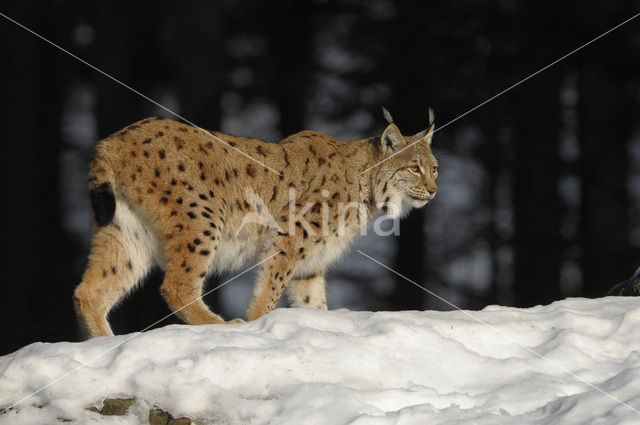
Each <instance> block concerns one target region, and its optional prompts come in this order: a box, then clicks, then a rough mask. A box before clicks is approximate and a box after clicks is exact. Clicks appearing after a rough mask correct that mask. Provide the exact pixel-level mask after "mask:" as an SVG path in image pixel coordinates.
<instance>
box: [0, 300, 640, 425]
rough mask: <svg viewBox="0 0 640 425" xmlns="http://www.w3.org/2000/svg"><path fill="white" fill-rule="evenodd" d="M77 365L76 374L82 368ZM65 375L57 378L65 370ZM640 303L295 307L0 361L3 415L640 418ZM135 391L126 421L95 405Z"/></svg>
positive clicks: (9, 419) (249, 420)
mask: <svg viewBox="0 0 640 425" xmlns="http://www.w3.org/2000/svg"><path fill="white" fill-rule="evenodd" d="M76 369H77V370H76ZM65 374H68V375H67V376H64V377H63V378H62V379H59V380H58V381H57V382H55V383H53V384H50V383H51V382H52V381H54V380H56V379H58V378H59V377H61V376H63V375H65ZM639 382H640V299H638V298H621V297H609V298H603V299H598V300H588V299H568V300H564V301H560V302H556V303H554V304H551V305H549V306H539V307H535V308H530V309H516V308H506V307H497V306H490V307H487V308H485V309H484V310H482V311H474V312H464V311H452V312H435V311H425V312H393V313H392V312H379V313H371V312H352V311H347V310H337V311H329V312H320V311H310V310H296V309H280V310H276V311H274V312H272V313H271V314H269V315H268V316H265V317H263V318H261V319H260V320H257V321H255V322H251V323H247V324H239V325H211V326H199V327H196V326H179V325H172V326H167V327H165V328H162V329H158V330H155V331H150V332H147V333H143V334H132V335H125V336H117V337H113V338H97V339H93V340H90V341H86V342H82V343H56V344H44V343H35V344H31V345H29V346H27V347H25V348H23V349H21V350H19V351H17V352H15V353H13V354H10V355H7V356H4V357H1V358H0V408H6V407H8V406H11V405H12V404H13V403H15V402H16V401H18V400H21V399H23V398H24V397H27V396H28V395H29V394H31V393H32V392H34V391H37V390H38V389H40V388H41V387H43V386H46V385H48V384H50V385H49V386H47V387H46V388H45V389H43V390H42V391H40V392H38V393H37V394H35V395H33V396H31V397H30V398H27V399H25V400H24V401H22V402H21V403H20V404H18V405H16V406H15V407H14V408H12V409H10V410H8V411H7V412H6V413H4V414H0V423H2V424H34V423H55V422H56V421H57V420H59V418H65V419H71V420H72V421H74V422H77V423H117V424H137V423H148V422H147V415H148V411H149V409H151V408H153V407H154V406H155V407H158V408H161V409H163V410H164V411H167V412H169V413H171V414H172V415H173V416H174V417H179V416H186V417H190V418H194V419H195V418H198V419H200V420H201V421H203V422H204V423H215V424H226V423H229V424H237V423H243V424H267V423H268V424H296V425H298V424H332V425H333V424H347V423H349V424H387V423H393V424H425V423H428V424H471V423H474V424H556V423H572V424H573V423H576V424H577V423H579V424H600V423H602V424H604V423H606V424H614V423H619V424H621V423H627V424H637V423H640V385H639V384H638V383H639ZM105 398H135V399H136V400H137V401H136V403H135V405H134V406H133V407H132V408H131V409H130V410H129V412H128V413H127V415H126V416H121V417H115V416H112V417H107V416H100V415H99V414H97V413H94V412H91V411H88V410H86V408H87V407H90V406H98V407H100V405H101V403H102V400H104V399H105Z"/></svg>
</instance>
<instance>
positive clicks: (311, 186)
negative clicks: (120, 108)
mask: <svg viewBox="0 0 640 425" xmlns="http://www.w3.org/2000/svg"><path fill="white" fill-rule="evenodd" d="M212 134H213V135H214V136H215V138H214V137H212V136H211V134H209V133H208V132H206V131H204V130H202V129H199V128H195V127H191V126H188V125H185V124H182V123H178V122H175V121H172V120H169V119H165V118H148V119H145V120H142V121H139V122H137V123H135V124H132V125H130V126H128V127H126V128H125V129H123V130H121V131H119V132H117V133H115V134H113V135H111V136H109V137H107V138H106V139H104V140H102V141H100V142H99V143H98V144H97V146H96V148H95V152H94V156H93V160H92V162H91V166H90V172H89V190H90V194H91V206H92V210H93V214H94V219H95V220H94V221H95V224H96V225H95V226H94V231H93V232H94V234H93V239H92V246H91V253H90V256H89V263H88V266H87V269H86V271H85V274H84V277H83V280H82V282H81V283H80V285H79V286H78V287H77V288H76V290H75V294H74V302H75V306H76V309H77V312H78V314H79V316H80V318H81V320H82V322H83V323H84V325H85V326H86V329H87V332H88V334H89V336H91V337H94V336H105V335H113V333H112V330H111V328H110V326H109V323H108V321H107V314H108V313H109V311H110V310H111V308H112V307H113V306H114V305H115V304H116V303H118V302H119V301H120V300H121V299H122V298H123V297H124V295H126V294H127V293H128V292H129V291H130V290H131V289H133V288H134V287H135V286H136V285H137V284H138V283H139V282H140V281H141V280H142V278H143V277H144V276H145V275H146V274H147V272H148V271H149V269H150V268H151V267H153V266H154V265H159V266H160V267H162V268H163V269H164V270H165V277H164V282H163V284H162V287H161V291H160V292H161V294H162V296H163V297H164V299H165V300H166V302H167V303H168V305H169V307H170V308H171V309H172V310H173V311H174V312H176V314H177V315H178V316H179V317H180V318H182V319H183V320H184V321H185V322H186V323H189V324H207V323H225V321H224V320H223V319H222V318H221V317H220V316H219V315H217V314H215V313H213V312H211V311H210V310H209V309H208V308H207V306H206V305H205V304H204V302H203V301H202V300H201V299H200V298H199V297H200V295H201V293H202V285H203V282H204V281H205V279H206V277H207V275H209V274H211V273H220V272H223V271H233V270H239V269H241V268H242V267H246V266H252V265H254V264H256V263H257V262H259V261H263V263H262V265H261V268H260V272H259V277H258V280H257V282H256V286H255V289H254V292H253V295H252V297H251V301H250V303H249V308H248V309H247V314H246V316H247V319H248V320H254V319H257V318H258V317H260V316H262V315H264V314H266V313H268V312H269V311H271V310H272V309H273V308H275V306H276V304H277V303H278V300H279V299H280V297H281V295H282V293H283V291H284V290H285V289H287V291H288V298H289V301H290V302H291V304H292V305H293V306H295V307H308V308H317V309H326V308H327V304H326V296H325V290H324V284H325V282H324V272H325V269H326V267H327V266H328V265H329V264H331V263H332V262H333V261H335V260H336V259H337V258H338V257H339V256H340V254H341V253H342V252H343V250H344V248H345V247H346V246H347V245H348V243H349V242H350V241H351V240H352V239H353V238H354V236H355V235H356V234H357V232H358V231H359V230H360V229H361V228H362V227H363V226H365V225H366V224H367V222H368V221H370V220H371V219H372V218H374V217H375V216H376V215H377V214H379V213H381V212H386V213H387V214H389V215H392V216H400V215H402V214H405V213H406V212H407V211H408V210H409V209H411V208H413V207H421V206H423V205H424V204H426V203H427V202H428V201H429V200H430V199H432V198H433V196H435V193H436V191H437V187H436V184H435V179H436V176H437V163H436V159H435V157H434V156H433V154H432V153H431V149H430V142H431V136H432V134H433V126H431V128H430V129H429V131H428V132H427V131H426V130H425V131H424V132H422V133H419V134H416V135H414V136H409V137H404V136H402V134H401V133H400V130H399V129H398V127H397V126H396V125H395V124H393V123H391V124H389V125H388V126H387V127H386V129H385V131H384V132H383V134H382V135H381V136H379V137H374V138H369V139H361V140H353V141H342V140H338V139H335V138H333V137H330V136H327V135H325V134H321V133H317V132H312V131H303V132H300V133H297V134H294V135H292V136H290V137H287V138H286V139H284V140H283V141H281V142H279V143H267V142H264V141H262V140H257V139H251V138H245V137H238V136H232V135H229V134H223V133H218V132H214V133H212ZM216 138H219V139H221V140H222V141H223V142H224V143H223V142H221V141H220V140H216ZM417 141H419V142H418V143H415V144H414V145H413V146H410V147H409V148H407V146H409V144H410V143H412V142H417ZM238 151H241V152H243V153H245V154H246V155H243V154H242V153H240V152H238ZM247 155H248V156H249V157H250V158H249V157H247ZM254 159H255V160H254ZM381 161H382V162H381ZM376 164H379V165H377V166H375V167H374V168H371V167H372V166H374V165H376ZM272 170H276V171H278V173H275V172H273V171H272ZM366 170H368V171H366ZM364 171H366V172H364ZM363 172H364V173H363ZM361 173H362V174H361ZM267 211H268V212H270V214H271V217H270V220H267V221H264V222H260V220H258V219H259V218H260V217H262V216H261V214H263V213H265V212H267ZM291 211H293V213H292V212H291ZM249 214H253V215H254V216H253V217H254V218H255V220H249V221H247V220H246V219H245V218H246V217H247V216H248V215H249ZM243 219H244V220H243ZM239 320H240V319H235V320H234V321H239ZM234 321H232V322H234Z"/></svg>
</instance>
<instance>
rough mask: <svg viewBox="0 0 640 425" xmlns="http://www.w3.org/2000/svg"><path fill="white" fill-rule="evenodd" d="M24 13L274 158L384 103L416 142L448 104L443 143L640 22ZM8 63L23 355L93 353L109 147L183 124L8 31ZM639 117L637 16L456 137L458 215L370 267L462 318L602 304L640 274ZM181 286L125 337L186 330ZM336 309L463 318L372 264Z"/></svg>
mask: <svg viewBox="0 0 640 425" xmlns="http://www.w3.org/2000/svg"><path fill="white" fill-rule="evenodd" d="M13 3H14V4H13V5H9V4H6V3H5V4H4V5H3V7H2V10H1V12H2V13H5V14H7V15H8V16H10V17H12V18H13V19H16V20H17V21H19V22H20V23H22V24H24V25H25V26H27V27H29V28H31V29H33V30H34V31H36V32H38V33H40V34H42V35H43V36H44V37H46V38H48V39H50V40H51V41H53V42H55V43H58V44H59V45H60V46H62V47H64V48H65V49H67V50H69V51H70V52H73V53H74V54H77V55H78V56H79V57H81V58H83V59H85V60H87V61H88V62H90V63H91V64H93V65H95V66H96V67H98V68H100V69H102V70H104V71H105V72H106V73H108V74H111V75H112V76H114V77H115V78H117V79H119V80H121V81H122V82H124V83H126V84H127V85H129V86H131V87H133V88H134V89H136V90H138V91H140V92H142V93H144V94H145V95H148V96H149V97H151V98H153V99H155V100H157V101H158V102H159V103H161V104H163V105H165V106H167V107H168V108H169V109H171V110H173V111H175V112H177V113H179V114H181V115H183V116H184V117H186V118H188V119H189V120H190V121H192V122H194V123H196V124H197V125H199V126H201V127H204V128H210V129H221V130H223V131H227V132H231V133H236V134H239V135H246V136H253V137H261V138H265V139H268V140H274V141H275V140H278V139H280V138H281V137H283V136H286V135H288V134H291V133H294V132H297V131H299V130H301V129H307V128H308V129H313V130H318V131H323V132H327V133H330V134H332V135H333V136H336V137H339V138H345V139H347V138H357V137H366V136H370V135H374V134H379V132H380V130H381V129H382V128H383V125H384V120H383V119H382V116H381V113H380V108H381V106H382V105H386V106H388V107H389V109H390V111H391V112H392V114H393V115H394V117H395V118H396V122H397V123H398V124H399V126H400V128H401V129H403V130H404V131H406V132H408V133H411V134H412V133H413V132H416V131H419V130H421V129H423V128H424V127H425V125H426V123H427V108H428V107H429V106H431V107H433V108H434V109H435V111H436V126H437V127H438V126H442V125H444V124H446V123H447V122H449V121H450V120H453V119H455V118H456V117H458V116H459V115H460V114H462V113H464V112H466V111H467V110H469V109H471V108H472V107H474V106H476V105H478V104H480V103H481V102H483V101H485V100H486V99H488V98H490V97H491V96H493V95H495V94H496V93H498V92H500V91H501V90H503V89H505V88H507V87H509V86H510V85H512V84H514V83H516V82H518V81H520V80H521V79H522V78H524V77H526V76H528V75H529V74H531V73H533V72H535V71H537V70H538V69H539V68H541V67H543V66H545V65H547V64H549V63H550V62H552V61H553V60H555V59H557V58H559V57H560V56H562V55H564V54H565V53H568V52H569V51H571V50H573V49H574V48H576V47H578V46H579V45H581V44H583V43H585V42H587V41H589V40H590V39H592V38H594V37H596V36H597V35H599V34H601V33H603V32H605V31H606V30H608V29H610V28H611V27H613V26H615V25H617V24H618V23H620V22H622V21H623V20H625V19H627V18H629V17H631V16H633V15H634V14H635V13H637V12H638V11H639V10H640V2H638V1H630V0H618V1H615V2H571V1H547V0H541V1H523V2H521V1H507V0H504V1H468V0H467V1H454V2H444V1H440V2H422V1H415V2H409V1H403V2H392V1H389V0H366V1H365V0H360V1H358V0H324V1H321V0H317V1H310V0H288V1H277V2H266V1H264V2H259V1H243V2H233V1H230V0H229V1H211V2H201V3H199V2H181V3H175V2H157V1H154V2H151V1H146V0H145V1H137V2H115V1H114V2H106V1H105V2H81V1H68V0H57V1H53V2H36V1H22V2H13ZM0 53H1V58H0V146H1V155H0V160H1V161H2V162H1V165H0V170H1V172H2V192H1V196H2V206H3V207H2V215H3V219H2V227H3V229H2V238H3V247H4V249H5V250H6V251H5V252H4V253H3V255H2V257H1V258H2V274H1V275H0V276H1V278H0V279H1V280H0V287H1V290H2V306H1V307H0V341H1V342H0V354H5V353H7V352H10V351H13V350H15V349H17V348H19V347H21V346H23V345H25V344H27V343H30V342H34V341H60V340H70V341H77V340H80V339H81V338H82V333H81V331H80V329H79V327H78V325H77V323H76V319H75V314H74V311H73V305H72V300H71V296H72V291H73V289H74V287H75V285H77V283H78V282H79V281H80V277H81V274H82V271H83V267H84V263H85V261H86V255H87V252H88V240H89V225H90V221H89V214H88V202H87V193H86V170H87V161H88V157H89V154H90V151H91V147H92V145H93V144H94V143H95V142H96V141H97V140H99V139H100V138H102V137H105V136H107V135H108V134H111V133H112V132H115V131H116V130H118V129H120V128H122V127H124V126H126V125H128V124H130V123H132V122H134V121H137V120H139V119H141V118H143V117H147V116H152V115H164V116H170V114H168V113H167V112H166V111H163V110H161V109H159V108H158V107H157V106H155V105H153V104H152V103H150V102H148V101H147V100H145V99H143V98H141V97H140V96H138V95H136V94H134V93H132V92H131V91H129V90H127V89H125V88H124V87H122V86H120V85H118V84H117V83H115V82H114V81H112V80H110V79H108V78H106V77H105V76H104V75H101V74H100V73H98V72H96V71H94V70H92V69H91V68H89V67H87V66H86V65H84V64H82V63H80V62H78V61H77V60H75V59H73V58H71V57H70V56H68V55H66V54H64V53H62V52H61V51H60V50H58V49H56V48H54V47H52V46H51V45H48V44H46V43H45V42H43V41H42V40H40V39H38V38H36V37H35V36H34V35H32V34H29V33H28V32H26V31H25V30H24V29H21V28H19V27H18V26H16V25H14V24H13V23H11V22H9V21H7V20H5V19H4V18H1V17H0ZM639 112H640V19H637V20H634V21H632V22H629V23H628V24H627V25H625V26H623V27H621V28H619V29H618V30H616V31H614V32H612V33H611V34H609V35H607V36H605V37H603V38H602V39H601V40H598V41H597V42H595V43H594V44H592V45H590V46H588V47H586V48H585V49H584V50H582V51H580V52H577V53H576V54H574V55H572V56H570V57H569V58H567V59H566V60H564V61H562V62H560V63H558V64H557V65H555V66H553V67H552V68H550V69H548V70H546V71H544V72H543V73H541V74H540V75H537V76H535V77H533V78H532V79H530V80H528V81H527V82H525V83H524V84H522V85H521V86H519V87H516V88H514V89H513V90H511V91H509V92H508V93H506V94H504V95H503V96H501V97H499V98H497V99H495V100H494V101H492V102H490V103H488V104H487V105H485V106H483V107H481V108H479V109H477V110H476V111H474V112H472V113H471V114H469V115H468V116H465V117H463V118H462V119H460V120H458V121H456V122H454V123H451V124H450V125H448V126H446V127H445V128H442V130H441V131H438V133H437V134H436V136H435V138H434V142H433V147H434V150H435V151H436V152H438V155H439V161H440V169H441V177H440V178H439V188H440V193H439V195H438V197H437V198H436V199H435V201H434V202H433V204H432V205H430V206H429V207H427V208H424V209H422V210H416V211H413V212H412V213H411V215H410V216H409V217H408V218H406V219H404V220H403V221H402V224H401V233H400V235H399V236H397V237H374V238H370V237H367V239H366V240H367V242H366V244H365V245H364V247H363V250H366V249H371V250H373V251H371V252H375V253H379V257H380V258H381V259H385V261H387V264H389V265H391V266H393V267H394V268H395V269H396V270H398V271H399V272H400V273H402V274H404V275H406V276H408V277H410V278H412V279H414V280H415V281H416V282H419V283H421V284H424V285H425V286H426V287H427V288H429V289H430V290H432V291H434V292H436V293H438V294H440V295H441V296H443V297H444V298H446V299H448V300H450V301H452V302H454V303H455V304H457V305H458V306H460V307H462V308H482V307H484V306H486V305H488V304H494V303H499V304H503V305H514V306H523V307H526V306H532V305H536V304H544V303H550V302H553V301H554V300H559V299H562V298H565V297H568V296H586V297H598V296H602V295H603V294H604V293H605V292H606V291H607V290H608V289H609V288H610V287H611V286H612V285H613V284H615V283H617V282H619V281H621V280H624V279H625V278H626V277H627V276H628V275H630V274H631V273H632V272H633V270H634V269H635V267H637V266H638V265H640V255H639V252H638V251H639V248H640V215H639V208H640V132H639V130H640V128H639V123H640V119H638V118H639V116H640V115H639ZM376 247H377V248H376ZM376 250H377V251H376ZM372 255H374V254H372ZM374 256H375V255H374ZM160 278H161V274H160V272H155V273H153V274H152V276H150V278H149V279H148V280H149V282H147V284H146V285H145V286H144V287H143V288H142V289H141V290H140V291H139V292H138V293H137V294H136V295H135V296H134V297H133V298H132V299H130V300H128V301H127V302H126V303H124V304H123V305H122V306H121V307H120V308H119V310H118V311H116V312H114V313H113V314H112V321H113V323H114V327H115V329H116V331H117V332H120V333H124V332H131V331H134V330H140V329H142V328H144V327H145V326H147V325H148V324H150V323H153V322H154V321H155V320H157V319H158V318H160V317H162V316H164V315H165V314H167V313H168V309H167V308H166V306H165V305H164V303H163V301H162V299H161V298H160V296H159V294H158V285H159V279H160ZM230 286H231V284H230ZM225 289H226V288H225ZM248 291H250V288H249V289H247V292H246V293H247V294H248ZM234 294H235V293H233V292H227V295H226V297H227V299H230V298H229V297H235V296H236V295H234ZM332 294H333V296H334V297H333V298H331V295H332ZM329 295H330V298H329V303H330V308H335V307H347V308H354V309H391V310H408V309H427V308H431V309H445V308H447V309H448V308H450V307H449V306H447V305H445V304H443V303H441V302H439V301H438V300H437V299H435V298H434V297H432V296H430V295H429V294H427V293H425V292H423V291H421V290H420V289H418V288H416V287H415V286H413V285H410V284H408V283H407V282H406V281H403V280H402V279H398V278H396V277H394V276H393V275H392V274H389V273H388V272H386V271H385V270H384V269H382V268H380V267H378V266H376V265H375V264H371V262H369V261H368V260H366V259H363V258H362V257H361V256H360V257H358V256H357V254H351V256H350V257H348V259H347V260H346V261H345V262H343V263H342V264H341V265H339V266H337V267H336V268H335V270H334V271H333V272H332V274H331V275H330V276H329ZM234 299H235V298H234ZM223 301H224V292H223V291H222V290H221V291H216V292H214V293H212V294H211V295H210V296H208V297H207V303H208V304H209V305H211V306H212V307H213V309H214V310H217V311H220V312H222V313H223V314H227V316H229V315H230V314H229V310H228V307H226V305H227V304H228V303H227V302H226V301H224V302H223ZM247 301H248V296H247V298H245V299H242V300H240V301H238V302H240V303H241V304H242V305H246V302H247ZM166 323H177V320H174V319H169V320H167V321H165V322H163V324H166Z"/></svg>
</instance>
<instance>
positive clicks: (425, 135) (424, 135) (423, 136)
mask: <svg viewBox="0 0 640 425" xmlns="http://www.w3.org/2000/svg"><path fill="white" fill-rule="evenodd" d="M434 128H435V124H431V127H429V128H427V129H426V130H422V131H421V132H420V133H416V134H414V135H413V136H411V137H410V138H409V140H411V142H420V141H422V140H424V141H425V142H427V145H429V146H431V138H432V137H433V131H434Z"/></svg>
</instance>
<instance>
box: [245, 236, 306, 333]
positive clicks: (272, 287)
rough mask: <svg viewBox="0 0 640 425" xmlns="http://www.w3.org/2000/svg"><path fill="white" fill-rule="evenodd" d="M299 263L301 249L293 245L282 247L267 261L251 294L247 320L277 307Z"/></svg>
mask: <svg viewBox="0 0 640 425" xmlns="http://www.w3.org/2000/svg"><path fill="white" fill-rule="evenodd" d="M299 263H300V256H299V251H296V250H295V249H293V248H291V247H287V248H282V249H281V250H280V253H279V254H277V255H275V256H274V257H272V258H271V259H270V260H269V261H267V262H266V263H265V265H264V267H263V268H262V269H261V271H260V275H259V277H258V281H257V282H256V287H255V288H254V290H253V295H252V296H251V302H250V303H249V308H248V309H247V320H255V319H257V318H259V317H261V316H263V315H265V314H267V313H269V312H270V311H271V310H273V309H274V308H275V307H276V305H277V304H278V301H279V300H280V297H281V296H282V292H283V291H284V289H285V287H286V286H287V283H289V280H291V276H292V275H293V273H294V272H295V269H296V267H298V264H299Z"/></svg>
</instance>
